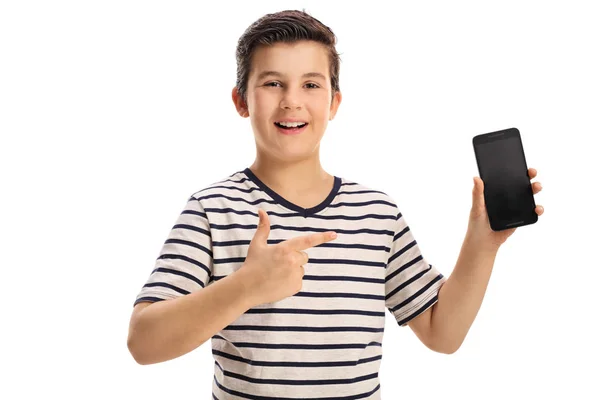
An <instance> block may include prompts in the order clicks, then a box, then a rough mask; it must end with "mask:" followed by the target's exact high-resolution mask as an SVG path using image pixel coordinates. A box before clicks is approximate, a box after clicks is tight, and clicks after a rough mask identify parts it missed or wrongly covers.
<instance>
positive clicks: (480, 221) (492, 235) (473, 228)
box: [468, 168, 544, 249]
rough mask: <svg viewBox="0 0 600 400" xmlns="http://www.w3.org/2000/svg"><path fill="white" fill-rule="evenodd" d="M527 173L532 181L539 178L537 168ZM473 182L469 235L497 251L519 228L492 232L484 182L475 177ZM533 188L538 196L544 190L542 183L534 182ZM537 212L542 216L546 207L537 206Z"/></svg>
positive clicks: (530, 169)
mask: <svg viewBox="0 0 600 400" xmlns="http://www.w3.org/2000/svg"><path fill="white" fill-rule="evenodd" d="M527 173H528V174H529V178H530V179H533V178H535V177H536V176H537V171H536V169H535V168H529V169H528V170H527ZM473 182H474V186H473V207H472V208H471V213H470V217H469V227H468V233H469V234H470V235H472V237H473V238H475V240H476V241H477V242H478V243H479V244H480V245H483V246H490V247H491V248H493V249H497V248H498V247H500V245H502V244H503V243H504V242H505V241H506V239H508V238H509V237H510V235H512V234H513V233H514V232H515V231H516V230H517V228H510V229H505V230H502V231H498V232H496V231H493V230H492V228H491V227H490V222H489V219H488V215H487V211H486V208H485V199H484V197H483V186H484V185H483V180H481V178H480V177H478V176H476V177H473ZM531 188H532V190H533V194H537V193H539V191H540V190H542V184H541V183H540V182H534V183H532V185H531ZM535 212H536V214H537V215H542V214H543V213H544V207H543V206H541V205H536V207H535Z"/></svg>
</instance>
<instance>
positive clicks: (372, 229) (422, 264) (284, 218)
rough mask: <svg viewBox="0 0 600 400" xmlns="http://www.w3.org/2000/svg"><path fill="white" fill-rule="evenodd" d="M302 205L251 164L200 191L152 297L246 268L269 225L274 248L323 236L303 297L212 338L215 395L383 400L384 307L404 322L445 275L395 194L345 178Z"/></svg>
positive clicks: (312, 252) (251, 315) (158, 270)
mask: <svg viewBox="0 0 600 400" xmlns="http://www.w3.org/2000/svg"><path fill="white" fill-rule="evenodd" d="M334 178H335V180H334V182H335V183H334V185H333V188H332V189H331V192H330V193H329V195H328V196H327V198H326V199H325V200H323V202H321V204H319V205H317V206H315V207H312V208H302V207H299V206H297V205H295V204H293V203H291V202H290V201H287V200H286V199H284V198H283V197H281V196H280V195H278V194H277V193H275V192H274V191H273V190H272V189H270V188H269V187H267V186H266V185H265V184H264V183H263V182H261V181H260V180H259V179H258V177H257V176H256V175H254V174H253V173H252V171H251V170H250V169H249V168H246V169H245V170H243V171H238V172H236V173H234V174H233V175H230V176H229V177H228V178H227V179H224V180H222V181H220V182H217V183H213V184H211V185H209V186H208V187H206V188H205V189H203V190H200V191H198V192H196V193H194V194H193V195H192V196H191V197H190V198H189V199H188V201H187V204H186V205H185V209H184V210H183V212H182V213H181V214H180V215H179V217H178V219H177V221H176V223H175V225H174V226H173V228H172V230H171V231H170V233H169V237H168V239H167V240H166V241H165V243H164V245H163V247H162V250H161V252H160V256H159V257H158V259H157V260H156V265H155V266H154V269H153V270H152V273H151V274H150V276H149V278H148V281H147V282H146V284H145V285H144V286H143V287H142V289H141V291H140V292H139V294H138V295H137V298H136V300H135V302H134V304H137V303H139V302H141V301H150V302H154V301H161V300H166V299H172V298H175V297H177V296H183V295H186V294H188V293H190V292H193V291H196V290H202V288H204V287H206V286H207V285H210V284H211V283H212V282H215V281H218V280H219V279H222V278H223V277H225V276H227V275H228V274H230V273H232V272H234V271H236V270H237V269H239V268H240V267H241V266H242V263H243V262H244V260H245V257H246V255H247V252H248V246H249V244H250V241H251V240H252V238H253V237H254V233H255V232H256V228H257V224H258V212H257V208H259V207H260V208H262V209H263V210H265V211H266V212H267V213H268V215H269V221H270V226H271V230H270V234H269V239H268V244H275V243H279V242H282V241H284V240H287V239H290V238H293V237H296V236H304V235H308V234H311V233H315V232H325V231H336V232H337V234H338V236H337V238H336V239H334V240H332V241H330V242H327V243H323V244H321V245H319V246H316V247H312V248H309V249H306V250H304V251H305V252H306V253H307V254H308V256H309V261H308V263H307V264H305V265H304V269H305V275H304V280H303V285H302V290H301V291H300V292H298V293H297V294H295V295H294V296H291V297H288V298H285V299H283V300H280V301H277V302H273V303H265V304H261V305H259V306H256V307H253V308H251V309H249V310H248V311H247V312H246V313H244V314H243V315H241V316H240V317H239V318H238V319H237V320H235V321H234V322H232V323H231V324H230V325H229V326H227V327H225V328H224V329H223V330H221V331H220V332H218V333H216V334H215V335H214V336H213V337H212V339H211V343H212V354H213V358H214V360H215V366H214V377H213V378H214V379H213V384H212V392H213V393H212V398H213V399H220V400H223V399H273V400H275V399H277V400H281V399H380V396H381V395H380V383H379V375H378V373H379V367H380V364H381V358H382V340H383V330H384V324H385V313H384V312H385V309H386V308H387V309H388V310H389V312H391V313H392V315H393V316H394V317H395V319H396V321H397V322H398V324H399V325H400V326H404V325H405V324H406V323H407V322H408V321H410V320H411V319H412V318H414V317H415V316H417V315H418V314H420V313H422V312H423V311H425V310H426V309H428V308H429V307H431V306H432V305H433V304H434V303H435V302H436V301H437V298H438V297H437V295H438V291H439V288H440V286H441V285H442V283H443V282H444V281H445V279H446V278H445V277H444V276H443V275H442V274H441V273H440V272H439V271H438V270H436V268H435V267H433V266H432V265H431V264H428V263H427V261H426V259H425V258H423V256H422V255H421V252H420V250H419V247H418V245H417V243H416V241H415V238H414V237H413V235H412V233H411V231H410V229H409V227H408V225H407V223H406V221H405V219H404V217H403V215H402V214H401V213H400V211H399V209H398V207H397V205H396V204H395V202H394V200H393V199H392V198H391V197H390V196H388V195H387V194H385V193H383V192H380V191H376V190H371V189H369V188H367V187H365V186H363V185H361V184H358V183H355V182H352V181H349V180H347V179H345V178H340V177H337V176H335V177H334Z"/></svg>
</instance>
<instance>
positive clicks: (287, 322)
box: [127, 11, 542, 399]
mask: <svg viewBox="0 0 600 400" xmlns="http://www.w3.org/2000/svg"><path fill="white" fill-rule="evenodd" d="M237 62H238V76H237V84H236V87H235V88H234V89H233V91H232V99H233V101H234V104H235V106H236V109H237V111H238V113H239V114H240V115H241V116H242V117H244V118H248V117H249V118H250V121H251V125H252V129H253V131H254V135H255V140H256V152H257V155H256V160H255V162H254V164H253V165H252V166H251V167H249V168H246V169H244V170H243V171H238V172H236V173H234V174H232V175H230V176H229V177H228V178H227V179H225V180H223V181H221V182H217V183H214V184H212V185H210V186H208V187H207V188H205V189H203V190H200V191H199V192H196V193H194V194H193V195H192V196H191V197H190V199H189V200H188V203H187V205H186V207H185V210H184V211H183V212H182V213H181V215H180V216H179V218H178V220H177V222H176V225H175V226H174V227H173V229H172V231H171V233H170V235H169V238H168V239H167V241H166V242H165V244H164V246H163V248H162V251H161V255H160V257H159V258H158V259H157V261H156V269H154V270H153V271H152V273H151V275H150V277H149V279H148V282H147V283H146V284H145V285H144V287H143V288H142V289H141V291H140V293H139V294H138V295H137V298H136V300H135V303H134V306H135V307H134V312H133V315H132V318H131V323H130V331H129V337H128V343H127V344H128V347H129V350H130V352H131V354H132V355H133V357H134V358H135V360H136V361H137V362H138V363H140V364H152V363H157V362H163V361H167V360H170V359H173V358H176V357H179V356H181V355H183V354H186V353H188V352H190V351H192V350H194V349H195V348H197V347H198V346H200V345H201V344H202V343H204V342H205V341H207V340H208V339H209V338H210V339H211V343H212V350H213V351H212V352H213V357H214V359H215V369H214V377H213V378H214V379H213V386H212V391H213V393H212V396H213V397H212V398H213V399H237V398H245V399H255V398H260V399H288V398H311V399H317V398H328V399H334V398H335V399H367V398H368V399H379V398H380V384H379V378H378V371H379V366H380V363H381V358H382V339H383V327H384V322H385V313H384V311H385V308H387V309H388V310H389V311H390V312H391V313H392V314H393V315H394V317H395V318H396V320H397V322H398V324H399V325H400V326H406V325H408V326H409V327H410V328H411V329H412V330H413V331H414V332H415V334H416V335H417V336H418V337H419V339H420V340H421V341H422V342H423V343H424V344H425V345H426V346H427V347H429V348H430V349H432V350H434V351H437V352H442V353H453V352H455V351H456V350H457V349H458V348H459V347H460V345H461V343H462V341H463V339H464V338H465V335H466V334H467V331H468V330H469V328H470V326H471V324H472V322H473V320H474V318H475V316H476V314H477V311H478V309H479V307H480V305H481V302H482V299H483V295H484V293H485V289H486V286H487V282H488V280H489V277H490V274H491V270H492V265H493V262H494V258H495V255H496V252H497V250H498V248H499V246H500V245H501V244H502V243H503V242H504V241H505V240H506V239H507V238H508V236H510V234H512V232H513V231H514V229H513V230H509V231H503V232H494V231H492V230H491V229H490V227H489V222H488V220H487V214H486V212H485V204H484V202H483V182H482V181H481V179H479V178H474V189H473V208H472V210H471V214H470V219H469V226H468V230H467V234H466V237H465V241H464V244H463V247H462V250H461V253H460V256H459V258H458V262H457V264H456V267H455V269H454V271H453V273H452V274H451V275H450V277H449V278H448V279H446V278H445V277H444V276H442V274H440V272H439V271H438V270H437V269H436V268H435V267H433V266H432V265H430V264H428V263H427V261H426V260H425V258H423V255H422V254H421V252H420V250H419V247H418V245H417V243H416V241H415V239H414V237H413V236H412V233H411V231H410V229H409V227H408V225H407V223H406V221H405V219H404V217H403V215H402V214H401V212H400V211H399V210H398V208H397V206H396V204H395V202H394V200H393V199H392V198H390V197H389V196H388V195H386V194H385V193H383V192H380V191H375V190H370V189H369V188H367V187H365V186H362V185H360V184H358V183H356V182H352V181H350V180H348V179H345V178H342V177H337V176H332V175H330V174H329V173H327V172H325V171H324V170H323V168H322V167H321V165H320V161H319V144H320V140H321V138H322V136H323V134H324V132H325V129H326V127H327V124H328V121H330V120H332V119H333V118H334V116H335V114H336V112H337V109H338V107H339V105H340V102H341V98H342V96H341V92H340V88H339V83H338V76H339V59H338V54H337V52H336V50H335V36H334V34H333V33H332V32H331V30H330V29H329V28H327V27H326V26H324V25H323V24H322V23H321V22H319V21H318V20H316V19H314V18H313V17H311V16H309V15H308V14H306V13H304V12H300V11H282V12H279V13H275V14H268V15H266V16H264V17H263V18H261V19H259V20H258V21H256V22H255V23H254V24H253V25H251V26H250V27H249V28H248V29H247V30H246V32H245V33H244V34H243V36H242V37H241V38H240V41H239V43H238V47H237ZM535 175H536V172H535V170H533V169H530V177H531V178H533V177H535ZM533 189H534V193H537V192H538V191H539V190H541V185H540V184H539V183H538V184H537V185H534V187H533ZM536 211H537V212H538V214H540V215H541V212H542V210H541V206H538V208H537V209H536ZM267 214H268V215H267ZM257 217H258V222H259V223H258V226H257V225H256V218H257ZM330 232H337V237H336V238H332V237H330V236H329V233H330ZM164 300H166V301H164Z"/></svg>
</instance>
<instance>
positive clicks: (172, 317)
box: [127, 269, 256, 365]
mask: <svg viewBox="0 0 600 400" xmlns="http://www.w3.org/2000/svg"><path fill="white" fill-rule="evenodd" d="M250 291H251V285H250V280H249V279H246V276H245V272H244V271H243V269H240V270H238V271H236V272H234V273H232V274H230V275H228V276H226V277H224V278H223V279H220V280H218V281H216V282H213V283H212V284H211V285H208V286H206V287H205V288H204V289H202V290H198V291H196V292H192V293H190V294H188V295H185V296H180V297H177V298H175V299H170V300H164V301H158V302H155V303H147V302H144V303H138V304H136V306H135V307H134V311H133V314H132V316H131V321H130V323H129V335H128V337H127V347H128V348H129V352H130V353H131V355H132V356H133V358H134V359H135V361H136V362H137V363H138V364H142V365H146V364H154V363H160V362H163V361H168V360H171V359H174V358H177V357H179V356H182V355H184V354H187V353H189V352H190V351H192V350H194V349H196V348H197V347H199V346H200V345H202V344H203V343H204V342H205V341H207V340H208V339H210V338H211V337H212V336H213V335H214V334H216V333H217V332H219V331H220V330H221V329H223V328H225V327H226V326H228V325H229V324H231V323H232V322H233V321H235V320H236V319H237V318H238V317H240V316H241V315H242V314H244V313H245V312H246V311H247V310H248V309H250V308H252V307H254V306H255V305H256V304H254V303H255V302H254V299H253V296H252V293H251V292H250Z"/></svg>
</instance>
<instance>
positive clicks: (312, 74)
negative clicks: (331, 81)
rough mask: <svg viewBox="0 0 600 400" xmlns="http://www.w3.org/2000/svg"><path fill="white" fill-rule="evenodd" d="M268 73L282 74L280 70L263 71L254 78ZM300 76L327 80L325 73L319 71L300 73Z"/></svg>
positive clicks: (261, 77) (280, 75) (259, 78)
mask: <svg viewBox="0 0 600 400" xmlns="http://www.w3.org/2000/svg"><path fill="white" fill-rule="evenodd" d="M269 75H274V76H279V77H282V76H283V74H282V73H281V72H277V71H263V72H261V73H260V74H259V75H258V78H256V80H259V81H260V80H261V79H263V78H265V77H267V76H269ZM302 78H321V79H323V80H325V81H326V80H327V78H325V75H323V74H322V73H320V72H307V73H306V74H304V75H302Z"/></svg>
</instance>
